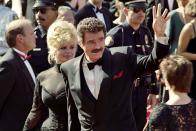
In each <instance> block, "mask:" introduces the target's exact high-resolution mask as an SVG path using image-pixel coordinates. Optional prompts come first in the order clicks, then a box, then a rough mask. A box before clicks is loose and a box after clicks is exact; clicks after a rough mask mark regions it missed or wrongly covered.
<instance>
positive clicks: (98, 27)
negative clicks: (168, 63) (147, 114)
mask: <svg viewBox="0 0 196 131" xmlns="http://www.w3.org/2000/svg"><path fill="white" fill-rule="evenodd" d="M160 8H161V7H160V6H158V11H157V13H156V9H155V8H154V15H153V16H154V22H153V25H154V26H153V27H154V30H155V32H156V40H157V42H156V43H155V46H154V49H153V51H152V53H151V54H150V55H148V56H142V55H137V54H135V53H133V51H132V49H131V48H130V47H116V48H111V49H106V48H105V42H104V41H105V33H106V29H105V26H104V24H103V23H102V22H101V21H100V20H98V19H96V18H86V19H84V20H82V21H81V22H80V23H79V25H78V27H77V30H78V35H79V45H80V46H81V48H82V49H83V50H84V54H83V55H81V56H79V57H76V58H74V59H72V60H70V61H67V62H65V63H63V64H62V66H61V70H62V73H63V76H64V79H65V84H66V93H67V106H68V122H69V124H68V125H69V130H70V131H76V130H74V129H73V128H76V127H75V125H76V124H75V123H76V122H77V121H78V120H77V115H78V119H79V122H80V124H81V130H82V131H92V130H93V131H135V130H136V127H135V123H134V117H133V113H132V102H131V101H132V100H131V98H132V95H131V93H132V88H131V87H132V85H133V81H134V80H135V78H137V77H138V76H139V75H141V74H143V73H144V72H151V71H154V70H155V69H156V68H157V66H158V62H157V61H158V60H159V59H160V58H163V57H164V56H165V55H166V54H167V53H168V48H169V46H168V45H167V44H166V45H164V44H161V43H166V42H165V41H167V40H166V38H165V37H163V36H164V30H165V24H166V21H167V19H168V17H167V11H165V12H164V13H163V15H161V13H160ZM96 64H97V65H96ZM76 109H77V110H76Z"/></svg>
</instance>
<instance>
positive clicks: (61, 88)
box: [23, 20, 78, 131]
mask: <svg viewBox="0 0 196 131" xmlns="http://www.w3.org/2000/svg"><path fill="white" fill-rule="evenodd" d="M77 42H78V41H77V33H76V29H75V27H74V25H73V24H71V23H68V22H67V21H61V20H58V21H55V22H54V23H53V24H52V25H51V26H50V28H49V29H48V33H47V43H48V48H49V57H48V61H49V63H50V64H51V65H54V66H53V67H52V68H50V69H48V70H46V71H43V72H41V73H40V74H39V75H38V77H37V86H36V88H35V93H34V101H33V106H32V109H31V111H30V113H29V115H28V117H27V119H26V123H25V126H24V129H23V130H24V131H32V130H35V129H37V130H41V131H51V130H55V131H68V125H67V123H68V120H67V119H68V116H67V103H66V94H65V83H64V81H63V76H62V75H61V73H60V65H61V64H62V63H63V62H65V61H67V60H69V59H71V58H73V57H74V56H75V53H76V48H77Z"/></svg>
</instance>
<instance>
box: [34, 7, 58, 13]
mask: <svg viewBox="0 0 196 131" xmlns="http://www.w3.org/2000/svg"><path fill="white" fill-rule="evenodd" d="M48 10H57V9H56V8H52V7H41V8H34V9H33V13H34V14H37V13H38V12H40V13H41V14H46V12H47V11H48Z"/></svg>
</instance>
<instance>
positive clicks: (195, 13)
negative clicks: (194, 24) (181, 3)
mask: <svg viewBox="0 0 196 131" xmlns="http://www.w3.org/2000/svg"><path fill="white" fill-rule="evenodd" d="M185 14H187V15H189V16H191V17H196V0H189V2H188V4H187V5H186V6H185Z"/></svg>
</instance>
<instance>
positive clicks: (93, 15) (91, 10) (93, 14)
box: [87, 3, 97, 18]
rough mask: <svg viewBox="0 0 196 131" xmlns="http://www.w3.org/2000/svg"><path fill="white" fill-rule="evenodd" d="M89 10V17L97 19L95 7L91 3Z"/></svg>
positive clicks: (88, 6) (88, 5)
mask: <svg viewBox="0 0 196 131" xmlns="http://www.w3.org/2000/svg"><path fill="white" fill-rule="evenodd" d="M87 8H88V13H89V16H92V17H95V18H97V15H96V13H95V11H94V10H93V9H94V6H93V5H91V4H90V3H87Z"/></svg>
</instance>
